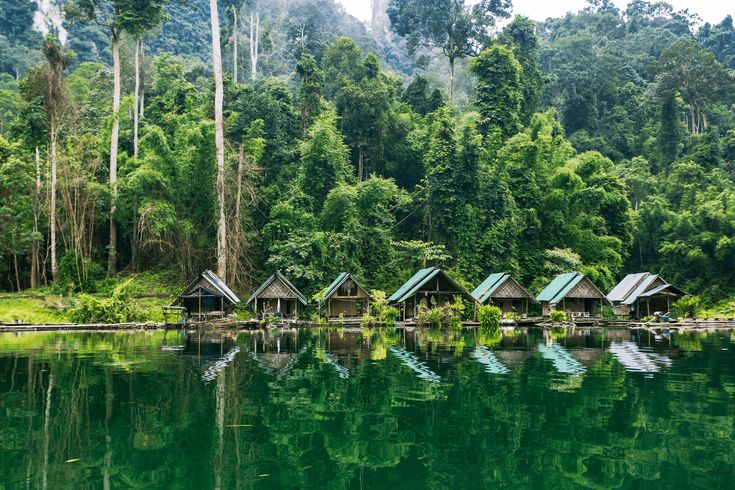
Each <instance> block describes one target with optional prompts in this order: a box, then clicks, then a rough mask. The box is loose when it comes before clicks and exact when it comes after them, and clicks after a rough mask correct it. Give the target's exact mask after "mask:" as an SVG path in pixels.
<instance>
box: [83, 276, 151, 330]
mask: <svg viewBox="0 0 735 490" xmlns="http://www.w3.org/2000/svg"><path fill="white" fill-rule="evenodd" d="M128 283H129V281H126V282H124V283H122V284H120V285H119V286H118V287H116V288H115V289H114V290H113V291H112V294H111V295H109V296H104V297H101V296H92V295H89V294H82V295H80V296H79V304H78V305H77V306H76V307H75V308H74V309H73V310H72V312H71V318H72V321H74V322H76V323H129V322H139V321H143V320H145V315H144V314H143V312H142V311H141V310H140V309H139V308H138V307H137V305H136V304H135V302H134V301H133V300H132V298H131V297H130V293H129V292H128V291H127V288H126V286H127V285H128Z"/></svg>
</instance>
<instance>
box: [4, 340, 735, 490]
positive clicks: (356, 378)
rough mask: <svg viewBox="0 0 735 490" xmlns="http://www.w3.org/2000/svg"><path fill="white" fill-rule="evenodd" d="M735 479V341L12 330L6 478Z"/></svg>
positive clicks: (456, 483) (618, 483)
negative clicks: (43, 331)
mask: <svg viewBox="0 0 735 490" xmlns="http://www.w3.org/2000/svg"><path fill="white" fill-rule="evenodd" d="M250 487H257V488H320V489H323V488H340V489H341V488H390V489H397V488H418V489H425V488H437V489H438V488H441V489H454V488H553V489H561V488H646V489H649V488H651V489H653V488H662V489H663V488H666V489H669V488H706V489H714V488H728V489H732V488H735V335H734V334H731V333H730V332H718V333H709V334H686V335H684V334H681V335H677V334H672V335H671V336H670V337H666V336H664V337H654V336H653V335H649V334H648V333H641V334H638V333H636V332H630V331H628V330H606V331H601V330H592V331H589V330H587V331H585V330H577V331H576V332H574V333H570V334H567V335H564V334H561V333H554V334H552V333H549V332H544V331H543V330H540V329H538V330H534V329H532V330H530V331H529V332H528V333H520V332H519V333H516V334H514V335H506V336H504V337H503V336H499V335H490V334H482V333H481V332H479V331H477V330H467V331H462V332H456V333H446V332H445V333H442V332H433V331H421V332H416V331H408V332H403V331H401V330H372V331H360V330H356V331H348V330H344V331H342V330H299V331H295V330H292V331H279V332H269V333H267V334H264V333H262V332H257V333H239V334H234V335H224V336H216V335H208V336H204V337H202V338H199V337H198V336H194V337H187V336H186V335H184V334H182V333H179V332H173V331H169V332H167V333H164V332H146V333H33V334H23V335H15V334H0V489H3V490H4V489H10V488H13V489H14V488H40V489H45V488H49V489H57V488H74V489H83V488H85V489H86V488H161V489H169V488H171V489H209V488H222V489H231V488H250Z"/></svg>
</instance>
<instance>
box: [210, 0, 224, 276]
mask: <svg viewBox="0 0 735 490" xmlns="http://www.w3.org/2000/svg"><path fill="white" fill-rule="evenodd" d="M209 11H210V18H211V23H212V64H213V68H214V144H215V149H216V153H217V155H216V156H217V203H218V206H219V226H218V227H217V275H218V276H219V277H221V278H223V279H224V278H225V277H226V275H227V224H226V222H225V134H224V133H225V131H224V121H223V117H222V105H223V101H224V87H223V83H222V52H221V49H220V37H219V14H218V12H217V0H209Z"/></svg>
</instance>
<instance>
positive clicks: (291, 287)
mask: <svg viewBox="0 0 735 490" xmlns="http://www.w3.org/2000/svg"><path fill="white" fill-rule="evenodd" d="M276 279H278V280H280V281H281V282H282V283H283V284H284V285H285V286H286V287H287V288H288V290H289V291H291V292H292V293H293V294H294V296H295V297H296V299H298V300H299V301H300V302H301V304H302V305H306V303H307V300H306V297H305V296H304V295H303V294H301V292H300V291H299V290H298V289H296V286H294V285H293V284H291V282H290V281H289V280H288V279H286V276H284V275H283V274H281V271H276V272H274V273H273V274H271V275H270V277H269V278H268V279H266V280H265V281H264V282H263V284H261V285H260V287H259V288H258V289H257V290H256V291H255V292H254V293H253V294H252V296H250V299H248V302H247V303H245V305H246V306H247V305H249V304H250V303H252V302H253V300H254V299H255V298H257V297H258V295H259V294H260V293H262V292H263V291H264V290H265V288H267V287H268V286H270V285H271V283H272V282H273V281H275V280H276Z"/></svg>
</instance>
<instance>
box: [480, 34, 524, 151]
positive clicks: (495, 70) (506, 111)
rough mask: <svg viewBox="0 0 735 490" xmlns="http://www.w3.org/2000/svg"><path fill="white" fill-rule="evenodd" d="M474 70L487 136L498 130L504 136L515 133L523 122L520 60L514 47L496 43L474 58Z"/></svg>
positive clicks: (482, 120)
mask: <svg viewBox="0 0 735 490" xmlns="http://www.w3.org/2000/svg"><path fill="white" fill-rule="evenodd" d="M470 69H471V70H472V73H474V74H475V76H476V77H477V106H478V109H479V110H480V129H481V131H482V132H483V133H484V134H485V135H488V134H492V133H494V132H498V133H499V134H500V136H501V137H503V138H507V137H509V136H512V135H513V134H514V133H515V132H516V131H517V130H518V128H519V127H520V123H521V99H522V98H523V93H522V87H521V74H522V72H523V69H522V68H521V65H520V63H518V60H516V58H515V56H513V52H512V51H511V50H510V49H508V48H506V47H505V46H500V45H495V46H492V47H490V48H488V49H486V50H485V51H483V52H482V53H480V56H478V57H477V58H475V59H473V60H472V63H471V64H470Z"/></svg>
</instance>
